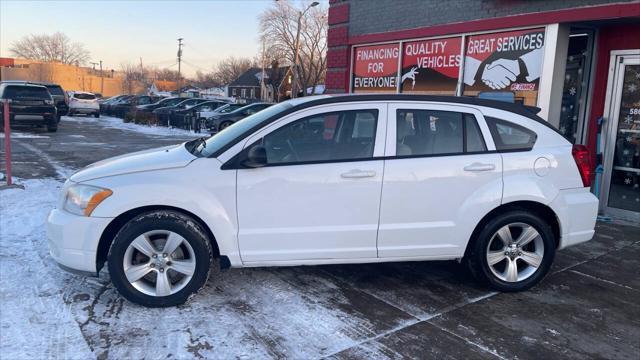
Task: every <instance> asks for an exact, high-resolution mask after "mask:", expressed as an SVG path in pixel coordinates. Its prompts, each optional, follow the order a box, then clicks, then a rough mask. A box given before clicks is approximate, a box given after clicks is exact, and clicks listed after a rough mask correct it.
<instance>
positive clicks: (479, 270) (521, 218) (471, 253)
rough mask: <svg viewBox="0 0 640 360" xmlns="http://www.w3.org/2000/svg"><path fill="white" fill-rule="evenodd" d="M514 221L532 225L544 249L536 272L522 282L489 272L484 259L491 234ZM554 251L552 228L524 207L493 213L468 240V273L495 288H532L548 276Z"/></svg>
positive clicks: (510, 289) (511, 290) (501, 289)
mask: <svg viewBox="0 0 640 360" xmlns="http://www.w3.org/2000/svg"><path fill="white" fill-rule="evenodd" d="M514 223H524V224H526V225H529V226H532V227H533V228H534V229H535V230H536V231H537V232H538V234H539V235H540V238H541V239H542V243H543V244H544V252H543V256H542V261H541V262H540V266H538V267H537V269H536V270H535V272H533V273H532V274H531V275H530V276H529V277H527V278H525V279H523V280H521V281H515V282H508V281H504V280H502V279H500V278H499V277H497V276H496V275H495V274H494V273H493V272H492V271H491V269H490V267H489V262H488V260H487V251H488V248H489V242H490V241H491V239H492V238H493V235H494V234H496V232H497V231H498V230H499V229H501V228H502V227H504V226H505V225H508V224H514ZM555 251H556V241H555V239H554V235H553V231H552V229H551V226H550V225H549V224H548V223H547V222H546V221H545V220H544V219H542V218H541V217H539V216H537V215H536V214H533V213H530V212H527V211H524V210H513V211H509V212H506V213H503V214H500V215H498V216H496V217H495V218H494V219H491V220H489V221H488V222H487V223H486V224H485V225H484V226H483V228H482V229H481V231H480V232H479V233H478V235H477V236H476V237H475V239H471V242H470V244H469V249H468V251H467V255H466V256H465V260H466V263H467V266H468V267H469V269H470V271H471V273H472V274H473V276H474V277H475V278H476V279H477V280H478V281H479V282H481V283H483V284H486V285H488V286H489V287H491V288H493V289H495V290H498V291H502V292H516V291H523V290H527V289H529V288H531V287H532V286H534V285H536V284H537V283H539V282H540V281H541V280H542V279H543V278H544V277H545V275H547V273H548V272H549V268H550V267H551V264H552V263H553V259H554V257H555ZM507 260H508V259H507ZM520 262H522V260H520Z"/></svg>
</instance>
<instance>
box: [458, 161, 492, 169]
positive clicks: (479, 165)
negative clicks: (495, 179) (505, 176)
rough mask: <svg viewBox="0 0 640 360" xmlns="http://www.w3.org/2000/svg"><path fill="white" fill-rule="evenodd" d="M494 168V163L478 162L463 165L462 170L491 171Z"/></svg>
mask: <svg viewBox="0 0 640 360" xmlns="http://www.w3.org/2000/svg"><path fill="white" fill-rule="evenodd" d="M495 169H496V166H495V165H494V164H483V163H478V162H475V163H473V164H470V165H467V166H465V167H464V171H491V170H495Z"/></svg>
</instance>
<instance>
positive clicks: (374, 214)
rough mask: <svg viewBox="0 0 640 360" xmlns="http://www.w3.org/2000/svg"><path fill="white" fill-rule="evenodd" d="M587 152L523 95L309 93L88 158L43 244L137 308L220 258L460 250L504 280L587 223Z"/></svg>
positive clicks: (483, 272) (248, 262) (186, 286)
mask: <svg viewBox="0 0 640 360" xmlns="http://www.w3.org/2000/svg"><path fill="white" fill-rule="evenodd" d="M589 159H590V156H589V154H588V152H587V151H586V149H585V148H584V147H582V146H579V145H578V146H573V147H572V145H571V144H570V143H569V142H568V141H567V140H565V139H564V138H563V137H562V136H561V135H560V134H559V133H558V132H556V131H555V129H554V128H553V127H551V126H550V125H549V124H547V123H546V122H545V121H543V120H542V119H540V118H539V117H537V116H536V115H534V114H533V113H532V112H530V111H528V110H527V109H525V108H524V107H521V106H519V105H513V104H507V103H501V102H495V101H489V100H479V99H472V98H460V97H433V96H411V95H352V96H336V97H331V96H319V97H310V98H301V99H295V100H291V101H288V102H284V103H280V104H278V105H275V106H272V107H270V108H268V109H266V110H263V111H261V112H258V113H256V114H254V115H252V116H249V117H247V118H245V119H244V120H242V121H239V122H237V123H236V124H234V125H233V126H231V127H229V128H227V129H226V130H225V131H222V132H220V133H218V134H216V135H215V136H213V137H211V138H209V139H197V140H194V141H191V142H187V143H184V144H181V145H176V146H169V147H165V148H161V149H154V150H149V151H143V152H138V153H134V154H129V155H125V156H120V157H116V158H112V159H107V160H104V161H101V162H98V163H95V164H93V165H91V166H89V167H87V168H85V169H83V170H80V171H79V172H77V173H75V174H74V175H73V176H72V177H71V178H70V179H69V180H68V181H67V182H66V184H65V185H64V188H63V191H62V195H61V197H60V201H59V206H58V208H57V209H54V210H53V211H51V213H50V215H49V218H48V234H49V241H50V248H51V255H52V256H53V258H54V259H55V260H56V261H57V262H58V263H60V264H61V265H62V267H63V268H66V269H70V270H74V271H80V272H89V273H93V274H96V273H97V272H98V271H99V270H100V269H101V268H102V266H103V265H104V263H105V262H107V263H108V267H109V273H110V274H111V279H112V281H113V284H114V285H115V287H116V288H117V289H118V290H119V291H120V293H121V294H122V295H123V296H124V297H126V298H127V299H129V300H131V301H133V302H135V303H139V304H143V305H146V306H171V305H176V304H180V303H182V302H184V301H186V300H187V298H188V297H189V295H191V294H193V293H194V292H196V291H197V290H198V289H200V288H201V287H202V286H203V285H204V284H205V282H206V280H207V278H208V276H209V270H210V267H211V264H212V259H213V258H219V259H220V264H221V266H222V267H250V266H284V265H315V264H338V263H365V262H384V261H422V260H446V259H458V260H464V261H465V262H466V263H467V264H468V265H469V267H470V269H471V270H472V272H473V274H474V275H475V276H476V277H477V278H478V279H479V280H480V281H482V282H484V283H487V284H488V285H490V286H491V287H493V288H495V289H497V290H500V291H518V290H524V289H527V288H529V287H531V286H533V285H534V284H536V283H538V282H539V281H540V280H541V279H542V278H543V277H544V276H545V274H546V273H547V271H548V270H549V267H550V266H551V263H552V261H553V258H554V254H555V251H556V250H557V249H562V248H565V247H567V246H570V245H575V244H577V243H580V242H583V241H587V240H589V239H591V238H592V236H593V234H594V226H595V221H596V214H597V209H598V200H597V199H596V197H595V196H594V195H593V194H591V193H590V191H589V186H590V177H591V173H590V170H591V165H590V162H589Z"/></svg>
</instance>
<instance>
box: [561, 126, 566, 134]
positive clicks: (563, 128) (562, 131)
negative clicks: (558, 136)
mask: <svg viewBox="0 0 640 360" xmlns="http://www.w3.org/2000/svg"><path fill="white" fill-rule="evenodd" d="M565 131H567V128H566V127H564V126H562V127H560V132H561V133H563V134H564V132H565Z"/></svg>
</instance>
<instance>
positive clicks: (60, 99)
mask: <svg viewBox="0 0 640 360" xmlns="http://www.w3.org/2000/svg"><path fill="white" fill-rule="evenodd" d="M5 82H6V83H13V84H31V85H41V86H44V87H46V88H47V90H48V91H49V94H51V97H52V98H53V101H54V102H55V105H56V114H57V115H56V116H57V117H58V122H60V117H62V116H65V115H67V112H68V110H69V99H68V96H67V93H66V92H65V91H64V89H62V86H60V85H58V84H54V83H48V82H40V81H24V80H8V81H5Z"/></svg>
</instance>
